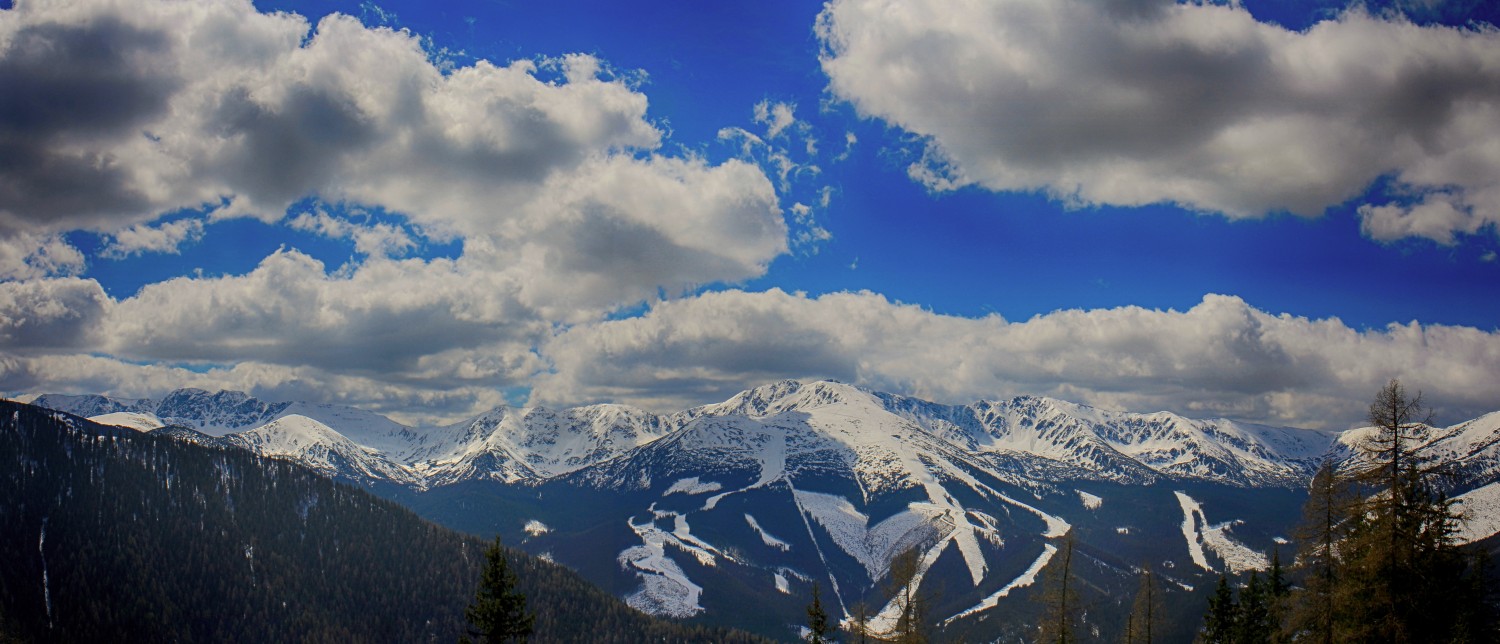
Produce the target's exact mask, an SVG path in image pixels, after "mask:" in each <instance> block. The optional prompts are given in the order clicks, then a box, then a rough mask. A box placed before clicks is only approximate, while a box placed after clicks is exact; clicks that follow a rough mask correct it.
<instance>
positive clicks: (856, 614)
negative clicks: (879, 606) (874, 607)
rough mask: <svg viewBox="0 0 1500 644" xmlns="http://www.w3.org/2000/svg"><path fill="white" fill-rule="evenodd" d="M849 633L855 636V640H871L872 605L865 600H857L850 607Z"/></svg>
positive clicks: (863, 641) (862, 642)
mask: <svg viewBox="0 0 1500 644" xmlns="http://www.w3.org/2000/svg"><path fill="white" fill-rule="evenodd" d="M850 611H852V613H853V614H852V615H850V616H849V627H848V629H847V630H848V631H849V635H851V636H853V638H854V641H855V642H859V644H865V643H866V642H869V641H870V606H869V604H866V603H864V602H863V601H859V602H856V603H855V604H854V606H853V608H851V609H850Z"/></svg>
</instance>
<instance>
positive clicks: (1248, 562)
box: [1203, 520, 1271, 574]
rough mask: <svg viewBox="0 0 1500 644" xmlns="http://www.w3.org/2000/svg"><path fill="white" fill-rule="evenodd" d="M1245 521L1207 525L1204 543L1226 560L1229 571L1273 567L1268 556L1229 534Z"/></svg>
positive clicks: (1236, 571)
mask: <svg viewBox="0 0 1500 644" xmlns="http://www.w3.org/2000/svg"><path fill="white" fill-rule="evenodd" d="M1243 523H1244V521H1239V520H1235V521H1225V522H1223V523H1220V524H1216V525H1212V526H1206V527H1204V529H1203V545H1205V546H1208V549H1209V550H1212V551H1213V552H1214V554H1216V555H1219V558H1221V559H1223V560H1224V565H1225V566H1228V567H1229V572H1231V573H1234V574H1240V573H1242V572H1246V571H1250V570H1266V569H1269V568H1270V567H1271V561H1270V560H1269V559H1266V556H1265V555H1263V554H1261V553H1259V552H1256V551H1254V550H1252V549H1250V547H1249V546H1246V545H1245V544H1243V543H1240V542H1238V541H1235V540H1234V538H1232V537H1230V536H1229V531H1230V530H1231V529H1232V528H1234V526H1237V525H1240V524H1243Z"/></svg>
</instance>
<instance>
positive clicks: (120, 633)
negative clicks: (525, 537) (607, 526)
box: [0, 402, 756, 642]
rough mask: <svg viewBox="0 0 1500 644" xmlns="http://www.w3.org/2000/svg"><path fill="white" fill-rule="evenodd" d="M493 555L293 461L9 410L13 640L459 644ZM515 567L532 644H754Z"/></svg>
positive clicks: (534, 565) (557, 572)
mask: <svg viewBox="0 0 1500 644" xmlns="http://www.w3.org/2000/svg"><path fill="white" fill-rule="evenodd" d="M485 549H486V544H485V543H484V542H483V541H480V540H478V539H477V538H473V537H468V536H464V535H461V534H458V533H455V532H452V531H450V530H447V529H445V528H441V527H438V526H435V525H432V524H430V523H427V522H425V521H423V520H421V519H420V518H418V517H417V516H416V515H414V514H413V513H411V512H410V511H408V510H406V509H404V508H402V507H400V506H398V505H396V504H395V503H392V502H389V501H384V500H381V499H378V498H376V497H374V496H372V495H370V494H368V493H366V492H364V491H362V490H359V489H356V488H352V487H348V486H345V485H343V484H338V483H335V482H333V481H330V480H328V479H326V478H323V477H321V476H319V475H317V474H315V473H313V472H311V471H309V470H306V469H305V468H302V467H300V466H298V465H295V464H291V463H287V462H284V461H279V460H274V459H266V458H262V457H258V456H256V455H254V454H251V453H249V452H246V451H242V450H234V449H219V448H213V447H204V446H199V445H193V444H189V443H185V442H182V441H178V440H173V439H170V438H166V437H161V436H153V435H151V434H140V433H137V432H134V431H131V430H122V429H118V428H111V427H104V426H100V425H96V424H93V423H89V422H87V421H84V420H82V419H78V418H75V417H71V416H66V415H64V414H60V413H57V412H51V411H48V410H43V409H40V408H36V407H31V406H29V405H21V404H17V403H10V402H0V552H3V553H5V556H4V557H0V642H9V641H36V642H61V641H68V642H72V641H90V640H111V641H184V642H190V641H298V642H361V641H378V642H417V641H442V642H452V641H454V640H455V639H456V638H457V637H458V636H459V635H460V634H462V633H464V632H465V631H466V627H467V624H466V620H465V617H464V609H465V607H466V606H467V605H468V604H469V602H470V601H471V600H472V599H473V597H474V593H475V589H476V587H477V585H478V583H479V577H480V570H481V567H482V566H483V564H484V560H485V557H484V553H485ZM508 560H509V563H510V565H511V568H512V569H513V570H515V571H516V573H517V576H518V578H519V583H518V586H517V589H518V590H519V591H520V592H522V593H525V595H526V596H527V598H528V603H529V605H530V606H531V610H532V611H533V613H534V614H535V616H536V621H535V631H534V637H533V640H535V641H590V642H636V641H643V640H651V641H665V642H698V641H715V642H735V641H756V638H754V637H752V636H749V635H745V634H743V633H739V632H733V631H728V630H726V629H718V628H707V627H699V626H691V625H683V624H678V623H674V622H668V621H664V620H659V619H654V618H651V617H649V616H647V615H644V614H642V613H640V612H638V611H636V610H634V609H631V608H629V607H628V606H626V605H625V604H624V603H623V602H621V601H619V600H618V599H616V598H614V597H610V596H609V595H607V594H605V593H604V592H602V591H600V590H598V589H597V588H595V587H594V586H592V585H591V584H589V583H588V582H586V581H584V580H583V579H582V578H581V577H579V576H578V575H576V574H574V573H572V572H571V571H568V570H566V569H564V568H562V567H560V566H556V565H553V564H550V563H547V562H545V561H541V560H538V559H535V558H533V557H529V556H526V555H524V554H521V553H518V552H515V551H508Z"/></svg>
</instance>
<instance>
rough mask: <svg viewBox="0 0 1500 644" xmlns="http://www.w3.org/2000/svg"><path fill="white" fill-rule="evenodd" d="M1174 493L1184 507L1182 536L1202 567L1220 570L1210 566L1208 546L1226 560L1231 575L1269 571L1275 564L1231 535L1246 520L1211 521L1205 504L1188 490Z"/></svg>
mask: <svg viewBox="0 0 1500 644" xmlns="http://www.w3.org/2000/svg"><path fill="white" fill-rule="evenodd" d="M1173 494H1175V495H1176V496H1177V502H1178V503H1179V504H1181V506H1182V536H1183V538H1185V539H1186V540H1187V546H1188V554H1189V556H1191V557H1192V559H1193V563H1194V564H1196V565H1197V566H1198V567H1200V568H1202V569H1204V570H1206V571H1209V572H1218V570H1216V569H1215V568H1214V567H1213V566H1211V565H1209V563H1208V557H1207V555H1206V554H1205V552H1204V551H1205V549H1206V550H1209V551H1212V552H1213V553H1214V554H1215V555H1217V556H1218V557H1219V559H1221V560H1223V562H1224V565H1225V567H1227V568H1228V572H1229V573H1231V574H1239V573H1242V572H1248V571H1251V570H1266V569H1269V568H1270V567H1271V562H1270V561H1269V560H1268V559H1266V556H1265V555H1263V554H1261V553H1259V552H1256V551H1255V550H1252V549H1251V548H1250V547H1249V546H1246V545H1245V544H1243V543H1240V542H1238V541H1235V540H1234V539H1233V538H1232V537H1230V536H1229V531H1230V529H1231V528H1233V527H1234V526H1235V525H1236V524H1239V523H1242V522H1241V521H1238V520H1233V521H1225V522H1222V523H1216V524H1209V523H1208V519H1207V518H1206V517H1205V516H1204V514H1203V505H1202V504H1200V503H1199V502H1198V501H1196V500H1194V499H1193V497H1191V496H1188V495H1187V493H1186V492H1181V491H1178V492H1173Z"/></svg>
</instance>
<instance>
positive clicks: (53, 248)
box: [0, 232, 87, 279]
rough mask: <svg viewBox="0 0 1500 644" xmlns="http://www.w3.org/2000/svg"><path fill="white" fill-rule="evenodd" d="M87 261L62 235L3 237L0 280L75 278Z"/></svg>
mask: <svg viewBox="0 0 1500 644" xmlns="http://www.w3.org/2000/svg"><path fill="white" fill-rule="evenodd" d="M86 263H87V261H86V260H85V259H84V257H83V253H81V252H79V251H78V249H77V248H74V247H73V245H72V244H69V243H68V242H67V240H65V239H63V238H62V236H60V235H39V234H34V233H24V232H21V233H11V234H4V233H0V279H36V278H43V277H51V276H55V275H76V274H78V273H80V272H82V271H83V269H84V266H85V265H86Z"/></svg>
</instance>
